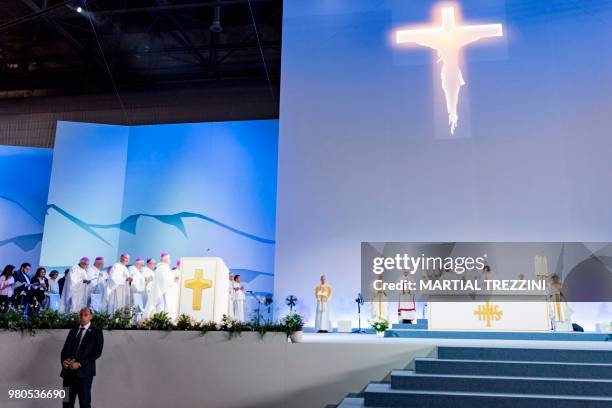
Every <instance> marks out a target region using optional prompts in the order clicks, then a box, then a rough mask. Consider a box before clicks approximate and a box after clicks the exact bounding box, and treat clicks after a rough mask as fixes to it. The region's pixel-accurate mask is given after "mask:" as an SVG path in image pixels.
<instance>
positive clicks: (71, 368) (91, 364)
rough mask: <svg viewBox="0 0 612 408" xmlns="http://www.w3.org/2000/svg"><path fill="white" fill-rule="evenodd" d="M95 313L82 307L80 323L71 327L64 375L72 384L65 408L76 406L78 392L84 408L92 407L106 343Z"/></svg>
mask: <svg viewBox="0 0 612 408" xmlns="http://www.w3.org/2000/svg"><path fill="white" fill-rule="evenodd" d="M92 317H93V315H92V312H91V309H89V308H88V307H84V308H83V309H81V311H80V312H79V323H80V326H79V328H78V329H76V328H75V329H71V330H70V332H69V333H68V337H66V342H65V343H64V347H63V348H62V353H61V362H62V373H61V377H62V378H63V379H64V383H63V386H64V387H68V402H64V408H66V407H70V408H72V407H74V402H75V400H76V397H77V396H78V397H79V406H80V407H81V408H89V407H91V383H92V382H93V378H94V376H95V375H96V360H97V359H98V358H99V357H100V356H101V355H102V348H103V347H104V336H103V335H102V330H100V329H98V328H97V327H95V326H94V325H92V324H91V319H92Z"/></svg>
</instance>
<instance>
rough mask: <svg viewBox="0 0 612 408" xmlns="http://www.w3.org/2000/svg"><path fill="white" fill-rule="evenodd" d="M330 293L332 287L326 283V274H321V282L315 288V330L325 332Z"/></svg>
mask: <svg viewBox="0 0 612 408" xmlns="http://www.w3.org/2000/svg"><path fill="white" fill-rule="evenodd" d="M331 295H332V288H331V286H329V285H328V284H327V276H325V275H321V284H320V285H318V286H317V287H316V288H315V297H316V299H317V316H316V318H315V331H316V332H318V333H327V332H328V331H329V330H330V327H329V306H328V302H329V298H331Z"/></svg>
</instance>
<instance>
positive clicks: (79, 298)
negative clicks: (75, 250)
mask: <svg viewBox="0 0 612 408" xmlns="http://www.w3.org/2000/svg"><path fill="white" fill-rule="evenodd" d="M88 267H89V258H87V257H86V256H84V257H82V258H81V259H80V260H79V263H78V264H76V265H74V266H73V267H72V268H70V274H69V276H70V292H71V293H72V305H71V306H70V311H71V312H72V313H79V311H80V310H81V309H82V308H84V307H87V293H88V287H89V284H90V283H91V281H90V280H89V276H88V275H87V268H88ZM67 283H68V282H64V286H66V284H67ZM64 290H66V288H64Z"/></svg>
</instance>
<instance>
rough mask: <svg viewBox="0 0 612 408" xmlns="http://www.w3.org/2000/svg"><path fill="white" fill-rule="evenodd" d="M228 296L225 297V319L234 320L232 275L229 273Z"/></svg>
mask: <svg viewBox="0 0 612 408" xmlns="http://www.w3.org/2000/svg"><path fill="white" fill-rule="evenodd" d="M228 289H229V296H228V297H227V299H228V302H227V317H229V318H230V319H232V320H234V275H233V274H232V273H231V272H230V273H229V286H228Z"/></svg>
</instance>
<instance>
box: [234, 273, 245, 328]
mask: <svg viewBox="0 0 612 408" xmlns="http://www.w3.org/2000/svg"><path fill="white" fill-rule="evenodd" d="M232 288H233V289H234V319H235V320H237V321H239V322H243V321H244V299H245V294H244V286H243V285H242V283H240V275H236V276H234V283H233V284H232Z"/></svg>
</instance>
